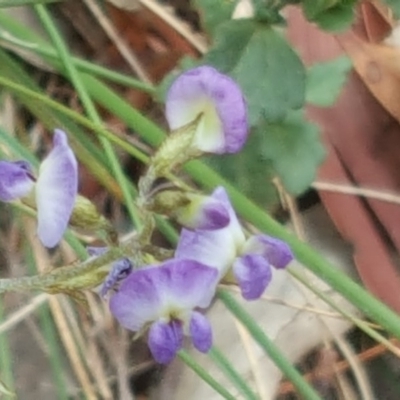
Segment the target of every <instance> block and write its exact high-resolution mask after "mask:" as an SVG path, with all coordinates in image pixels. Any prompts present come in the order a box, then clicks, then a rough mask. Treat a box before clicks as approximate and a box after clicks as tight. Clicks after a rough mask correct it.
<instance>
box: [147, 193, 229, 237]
mask: <svg viewBox="0 0 400 400" xmlns="http://www.w3.org/2000/svg"><path fill="white" fill-rule="evenodd" d="M148 208H149V209H150V210H152V211H155V212H157V213H160V214H164V215H168V216H169V217H171V218H174V219H176V220H177V222H178V223H180V224H181V225H182V226H184V227H186V228H189V229H208V230H214V229H220V228H224V227H225V226H227V225H228V224H229V219H230V217H229V211H228V210H227V209H226V207H225V205H224V203H223V202H222V201H219V200H217V199H214V198H213V197H211V196H204V195H200V194H196V193H186V192H182V191H179V190H164V191H162V192H160V193H157V194H156V195H155V196H154V198H153V199H152V202H151V203H150V205H149V206H148Z"/></svg>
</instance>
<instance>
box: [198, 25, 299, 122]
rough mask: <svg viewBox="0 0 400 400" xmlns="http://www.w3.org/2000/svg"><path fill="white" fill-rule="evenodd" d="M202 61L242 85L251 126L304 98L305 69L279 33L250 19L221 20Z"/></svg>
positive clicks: (278, 116)
mask: <svg viewBox="0 0 400 400" xmlns="http://www.w3.org/2000/svg"><path fill="white" fill-rule="evenodd" d="M204 62H205V63H207V64H211V65H213V66H215V67H216V68H217V69H219V70H220V71H222V72H225V73H227V74H229V75H231V76H232V77H233V78H234V79H235V80H236V81H237V82H238V84H239V85H240V87H241V88H242V90H243V92H244V95H245V97H246V99H247V103H248V106H249V118H250V124H251V126H255V125H257V123H258V121H260V120H267V121H278V120H281V119H283V118H284V117H285V116H286V113H287V112H288V111H291V110H295V109H299V108H301V107H302V106H303V104H304V99H305V69H304V66H303V64H302V62H301V60H300V58H299V57H298V55H297V54H296V53H295V51H294V50H293V49H292V48H291V47H290V46H289V44H288V43H287V41H286V40H285V39H284V37H283V36H282V34H281V33H280V32H278V31H277V30H276V29H274V28H272V27H271V26H269V25H266V24H262V23H258V22H255V21H253V20H232V21H228V22H225V23H223V24H221V25H220V26H219V27H218V28H217V30H216V34H215V44H214V46H213V48H212V49H211V50H210V52H209V53H208V54H207V55H206V56H205V59H204Z"/></svg>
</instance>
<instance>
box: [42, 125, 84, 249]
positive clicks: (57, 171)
mask: <svg viewBox="0 0 400 400" xmlns="http://www.w3.org/2000/svg"><path fill="white" fill-rule="evenodd" d="M53 143H54V145H53V149H52V150H51V152H50V153H49V155H48V156H47V157H46V159H45V160H44V161H43V162H42V164H41V166H40V171H39V178H38V180H37V183H36V203H37V210H38V235H39V238H40V240H41V241H42V243H43V244H44V245H45V246H46V247H54V246H55V245H56V244H57V243H58V242H59V241H60V240H61V238H62V236H63V234H64V231H65V229H66V228H67V225H68V221H69V218H70V216H71V213H72V210H73V208H74V204H75V199H76V195H77V192H78V164H77V161H76V158H75V155H74V153H73V152H72V150H71V148H70V147H69V146H68V141H67V136H66V134H65V133H64V132H63V131H61V130H55V131H54V140H53Z"/></svg>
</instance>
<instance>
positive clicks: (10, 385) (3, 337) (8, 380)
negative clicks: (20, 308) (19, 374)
mask: <svg viewBox="0 0 400 400" xmlns="http://www.w3.org/2000/svg"><path fill="white" fill-rule="evenodd" d="M3 319H4V309H3V304H2V303H1V302H0V321H2V320H3ZM7 336H8V335H7V333H6V332H4V333H2V334H0V371H1V376H0V377H1V379H2V382H1V383H4V385H5V387H6V388H7V390H9V391H10V392H13V391H14V390H15V382H14V374H13V357H12V353H11V349H10V344H9V341H8V337H7ZM0 393H1V391H0Z"/></svg>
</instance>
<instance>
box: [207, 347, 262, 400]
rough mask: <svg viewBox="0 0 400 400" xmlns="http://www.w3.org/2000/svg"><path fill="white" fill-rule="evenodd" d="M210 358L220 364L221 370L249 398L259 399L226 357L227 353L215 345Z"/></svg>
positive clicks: (252, 399) (248, 399)
mask: <svg viewBox="0 0 400 400" xmlns="http://www.w3.org/2000/svg"><path fill="white" fill-rule="evenodd" d="M208 355H209V356H210V358H211V359H212V360H213V361H214V362H215V363H216V364H217V365H218V367H219V368H220V370H221V371H222V372H223V373H224V374H225V376H226V377H227V378H228V379H229V380H230V381H231V383H232V384H233V385H234V386H236V388H237V389H238V390H239V391H240V392H241V393H242V394H243V396H244V397H245V399H247V400H257V399H258V398H257V396H256V395H255V393H254V392H253V390H252V389H251V388H250V386H249V385H248V384H247V382H246V381H245V380H244V379H243V377H242V376H241V375H240V374H239V372H237V371H236V370H235V368H233V366H232V364H231V362H230V361H229V360H228V359H227V358H226V357H225V355H224V354H223V353H222V352H221V351H219V350H218V348H216V347H215V346H213V347H212V348H211V350H210V351H209V352H208Z"/></svg>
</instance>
